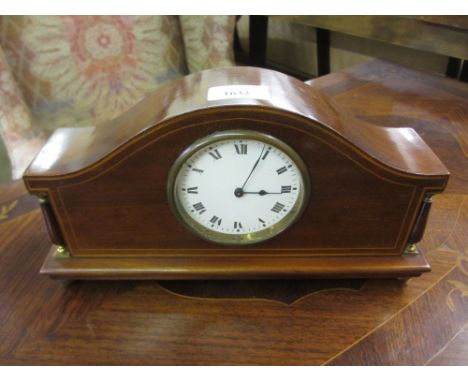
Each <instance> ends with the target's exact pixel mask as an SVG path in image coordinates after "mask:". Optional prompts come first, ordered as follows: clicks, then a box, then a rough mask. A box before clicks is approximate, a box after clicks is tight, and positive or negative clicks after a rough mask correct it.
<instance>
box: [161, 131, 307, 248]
mask: <svg viewBox="0 0 468 382" xmlns="http://www.w3.org/2000/svg"><path fill="white" fill-rule="evenodd" d="M227 139H253V140H259V141H261V142H265V143H267V144H269V145H272V146H275V147H276V148H277V149H279V150H281V151H283V152H284V153H285V154H287V155H288V156H289V157H290V158H291V160H292V161H293V162H294V163H295V164H296V166H297V168H298V169H299V172H300V175H301V183H302V184H301V189H300V193H299V196H298V198H297V201H296V203H295V204H294V206H293V208H291V210H289V212H288V213H287V214H286V215H285V216H284V217H283V219H281V220H280V221H279V222H277V223H276V224H274V225H272V226H271V227H268V228H266V229H264V230H261V231H257V232H253V233H246V234H226V233H221V232H217V231H213V230H210V229H209V228H207V227H205V226H203V225H201V224H200V223H198V222H197V221H195V220H194V219H193V218H192V217H191V216H190V214H189V213H187V211H185V209H184V207H183V206H182V205H181V203H180V201H179V199H178V197H177V191H176V184H175V183H176V180H177V175H178V173H179V171H180V169H181V168H182V166H183V165H184V163H185V162H186V161H187V160H188V159H189V158H191V157H192V156H193V155H194V154H195V153H196V152H198V151H199V150H202V149H203V148H205V147H206V146H208V145H211V144H214V143H216V142H219V141H223V140H227ZM309 194H310V178H309V173H308V171H307V167H306V165H305V163H304V161H303V160H302V158H301V157H300V156H299V155H298V154H297V153H296V152H295V151H294V150H293V149H292V148H291V147H290V146H289V145H287V144H286V143H284V142H283V141H281V140H279V139H277V138H275V137H273V136H271V135H268V134H265V133H261V132H258V131H254V130H241V129H235V130H225V131H219V132H216V133H212V134H209V135H207V136H205V137H203V138H201V139H198V140H197V141H195V142H194V143H192V144H191V145H190V146H188V147H187V148H186V149H185V150H184V151H183V152H182V153H181V154H180V155H179V157H178V158H177V159H176V160H175V162H174V164H173V165H172V167H171V169H170V171H169V175H168V180H167V195H168V200H169V205H170V207H171V209H172V211H173V212H174V214H175V215H176V217H177V218H178V219H179V221H181V222H182V224H183V225H184V226H185V227H187V228H188V229H189V230H190V231H191V232H193V233H195V234H196V235H197V236H199V237H201V238H203V239H205V240H208V241H211V242H214V243H218V244H225V245H248V244H255V243H259V242H262V241H265V240H268V239H271V238H272V237H274V236H277V235H279V234H280V233H281V232H283V231H285V230H286V229H287V228H288V227H290V226H291V225H292V224H293V223H295V222H296V221H297V220H298V219H299V218H300V217H301V215H302V213H303V212H304V210H305V208H306V206H307V204H308V200H309Z"/></svg>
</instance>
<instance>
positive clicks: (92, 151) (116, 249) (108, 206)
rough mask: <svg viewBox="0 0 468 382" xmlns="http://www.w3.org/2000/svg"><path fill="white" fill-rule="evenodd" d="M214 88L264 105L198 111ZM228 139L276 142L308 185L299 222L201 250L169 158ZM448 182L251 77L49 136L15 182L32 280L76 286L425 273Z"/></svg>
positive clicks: (222, 75)
mask: <svg viewBox="0 0 468 382" xmlns="http://www.w3.org/2000/svg"><path fill="white" fill-rule="evenodd" d="M226 85H254V86H259V88H258V89H260V90H262V92H261V93H262V94H261V95H259V96H258V97H257V96H256V95H254V97H257V98H249V97H240V96H234V97H232V98H231V97H228V98H224V99H223V97H218V98H216V97H215V98H214V99H213V100H208V99H207V95H208V92H209V89H210V88H213V87H218V86H226ZM265 89H266V92H265ZM212 98H213V97H212ZM231 129H243V130H253V131H258V132H261V133H266V134H269V135H271V136H273V137H275V138H278V139H280V140H282V141H283V142H285V143H286V144H287V145H289V146H290V147H291V148H293V149H294V150H295V151H296V152H297V153H298V154H299V156H300V157H301V158H302V160H303V161H304V163H305V165H306V166H307V170H308V172H309V177H310V195H309V202H308V205H307V207H306V208H305V211H304V212H303V214H302V216H301V218H300V219H299V220H298V221H296V222H295V223H294V224H293V225H292V226H291V227H289V228H288V229H287V230H285V231H284V232H282V233H281V234H279V235H277V236H275V237H273V238H272V239H270V240H268V241H264V242H260V243H256V244H252V245H248V246H245V245H244V246H233V245H231V246H226V245H222V244H216V243H212V242H209V241H206V240H203V239H202V238H200V237H198V236H197V235H194V234H193V233H192V232H190V231H189V230H187V229H186V227H184V226H183V225H182V224H181V223H180V222H179V221H178V219H177V217H176V216H175V214H174V213H173V211H172V210H171V206H170V203H169V202H168V195H167V178H168V174H169V173H170V170H171V167H172V165H173V163H174V162H175V161H176V159H177V158H178V157H179V155H180V154H181V153H182V152H183V151H184V150H185V149H186V148H187V147H188V146H190V145H191V144H192V143H193V142H195V141H196V140H198V139H200V138H203V137H205V136H207V135H209V134H211V133H214V132H218V131H225V130H231ZM448 178H449V173H448V170H447V169H446V167H445V166H444V165H443V164H442V163H441V161H440V160H439V159H438V158H437V156H436V155H435V154H434V153H433V152H432V150H431V149H430V148H429V147H428V146H427V144H426V143H425V142H424V141H423V140H422V139H421V138H420V136H419V135H418V134H417V133H416V132H415V131H414V130H413V129H411V128H410V127H400V128H386V127H381V126H375V125H372V124H369V123H367V122H364V121H362V120H358V119H355V118H352V117H350V116H349V115H347V114H346V113H345V112H342V111H340V108H339V105H336V104H334V103H333V102H332V101H331V100H330V99H328V98H327V97H326V96H325V95H323V94H321V93H320V92H319V91H317V90H315V89H314V88H312V87H311V86H309V85H307V84H305V83H302V82H301V81H298V80H296V79H294V78H291V77H289V76H286V75H284V74H281V73H278V72H275V71H271V70H266V69H259V68H250V67H233V68H225V69H214V70H208V71H204V72H200V73H196V74H192V75H190V76H187V77H184V78H182V79H180V80H176V81H173V82H171V83H170V84H168V85H166V86H164V87H162V88H160V89H159V90H158V91H156V92H154V93H152V94H149V95H148V96H147V97H145V98H144V99H143V100H142V101H141V102H139V103H138V104H137V105H135V106H134V107H132V108H131V109H130V110H129V111H127V112H126V113H124V114H123V115H121V116H120V117H118V118H117V119H115V120H112V121H110V122H107V123H105V124H103V125H101V126H98V127H83V128H60V129H58V130H56V131H55V133H54V134H53V135H52V137H51V138H50V139H49V141H48V142H47V143H46V145H45V146H44V147H43V149H42V150H41V151H40V153H39V154H38V155H37V157H36V158H35V159H34V161H33V162H32V163H31V165H30V166H29V168H28V169H27V170H26V172H25V174H24V182H25V184H26V187H27V189H28V191H29V192H30V193H31V194H34V195H37V196H38V197H39V200H40V203H41V207H42V211H43V215H44V219H45V222H46V225H47V228H48V231H49V235H50V239H51V241H52V243H53V245H52V247H51V249H50V252H49V253H48V254H47V258H46V260H45V262H44V265H43V267H42V269H41V272H42V273H44V274H47V275H50V276H52V277H57V278H76V279H84V278H98V279H99V278H101V279H132V278H142V279H144V278H147V279H203V278H205V279H222V278H226V279H227V278H231V279H235V278H250V279H252V278H285V277H295V278H301V277H302V278H303V277H324V278H326V277H410V276H417V275H420V274H421V273H422V272H427V271H429V270H430V265H429V264H428V263H427V262H426V260H425V258H424V256H423V254H422V253H421V252H420V251H418V249H417V248H416V246H415V243H417V242H418V241H419V240H420V239H421V238H422V235H423V232H424V227H425V223H426V220H427V216H428V213H429V208H430V205H431V197H432V195H433V194H435V193H438V192H442V191H443V190H444V189H445V187H446V184H447V181H448ZM44 255H45V254H44Z"/></svg>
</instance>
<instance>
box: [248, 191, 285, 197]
mask: <svg viewBox="0 0 468 382" xmlns="http://www.w3.org/2000/svg"><path fill="white" fill-rule="evenodd" d="M243 193H244V194H256V195H260V196H263V195H278V194H284V192H268V191H265V190H260V191H255V192H253V191H244V192H243Z"/></svg>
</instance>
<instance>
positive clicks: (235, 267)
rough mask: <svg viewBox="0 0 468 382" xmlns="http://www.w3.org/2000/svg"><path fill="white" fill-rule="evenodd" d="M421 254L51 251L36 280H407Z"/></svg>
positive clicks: (419, 269) (423, 265) (416, 271)
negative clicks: (174, 254)
mask: <svg viewBox="0 0 468 382" xmlns="http://www.w3.org/2000/svg"><path fill="white" fill-rule="evenodd" d="M430 270H431V267H430V265H429V264H428V263H427V261H426V259H425V258H424V256H423V255H422V254H421V253H414V254H405V255H403V256H382V255H379V256H349V257H343V256H340V257H338V256H335V257H333V256H327V257H325V256H323V257H290V258H284V257H283V258H278V257H274V258H273V257H261V258H259V257H256V258H252V257H236V258H229V259H228V258H219V257H216V258H215V257H197V258H188V257H187V258H180V257H179V258H174V257H165V258H161V257H158V258H156V257H132V258H130V257H126V258H118V257H94V258H92V257H87V258H83V257H80V258H76V257H71V256H64V255H60V254H58V253H57V247H52V249H51V250H50V252H49V254H48V255H47V258H46V260H45V262H44V264H43V266H42V269H41V274H45V275H48V276H51V277H53V278H67V279H154V280H182V279H264V278H270V279H272V278H278V279H280V278H370V277H413V276H419V275H421V273H423V272H429V271H430Z"/></svg>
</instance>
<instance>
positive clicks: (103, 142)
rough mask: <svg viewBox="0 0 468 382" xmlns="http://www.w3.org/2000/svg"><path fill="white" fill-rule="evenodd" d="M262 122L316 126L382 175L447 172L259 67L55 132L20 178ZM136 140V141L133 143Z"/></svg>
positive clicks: (198, 81) (183, 85)
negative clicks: (203, 131)
mask: <svg viewBox="0 0 468 382" xmlns="http://www.w3.org/2000/svg"><path fill="white" fill-rule="evenodd" d="M232 118H238V119H239V120H241V119H245V120H255V119H257V120H269V121H271V122H272V123H276V122H278V121H280V122H281V123H284V124H288V123H291V124H295V125H296V126H302V128H303V129H304V130H307V129H312V130H313V129H321V130H323V131H324V133H326V134H327V135H328V137H329V138H328V139H329V141H330V142H331V144H335V143H334V142H340V141H341V142H343V144H346V145H348V146H350V147H352V148H353V149H354V150H355V151H356V152H359V153H360V155H362V156H364V157H367V158H368V159H369V160H372V161H376V162H378V163H379V164H380V165H382V166H383V167H385V168H387V169H388V170H392V171H396V172H401V173H403V174H405V173H406V174H409V175H411V176H422V177H445V176H446V175H447V174H448V172H447V170H446V168H445V167H444V165H443V164H442V163H441V162H440V160H439V159H438V158H437V157H436V156H435V155H434V153H433V152H432V151H431V149H430V148H429V147H428V146H427V145H426V144H425V143H424V141H423V140H422V139H421V138H420V137H419V136H418V135H417V133H416V132H415V131H414V130H412V129H411V128H385V127H380V126H373V125H371V124H369V123H366V122H364V121H360V120H356V119H354V118H351V117H349V116H348V115H346V113H343V112H342V111H340V109H339V106H338V105H335V104H333V103H332V102H331V101H330V100H329V99H328V98H327V97H326V96H325V95H323V94H321V93H320V92H319V91H317V90H315V89H313V88H312V87H311V86H309V85H307V84H305V83H303V82H301V81H298V80H296V79H294V78H292V77H289V76H287V75H284V74H281V73H278V72H275V71H271V70H267V69H260V68H253V67H233V68H224V69H214V70H207V71H204V72H200V73H196V74H193V75H190V76H186V77H184V78H182V79H179V80H176V81H173V82H171V83H170V84H168V85H166V86H164V87H162V88H161V89H159V90H158V91H155V92H154V93H152V94H149V95H148V96H147V97H145V98H144V99H143V100H142V101H140V102H139V103H138V104H136V105H135V106H134V107H132V108H131V109H130V110H128V111H127V112H126V113H124V114H123V115H121V116H120V117H118V118H116V119H114V120H112V121H109V122H107V123H105V124H102V125H100V126H96V127H83V128H64V129H58V130H57V131H56V132H55V133H54V135H53V136H52V137H51V138H50V140H49V141H48V143H47V144H46V145H45V146H44V148H43V149H42V150H41V152H40V153H39V154H38V156H37V157H36V158H35V160H34V161H33V162H32V164H31V165H30V167H29V168H28V170H27V171H26V173H25V179H26V183H27V185H28V182H27V180H28V179H31V180H33V179H36V178H37V177H47V178H49V179H53V178H57V179H58V178H60V177H63V176H66V177H73V176H75V175H81V174H83V173H86V172H88V171H92V170H93V169H94V170H95V169H96V168H101V169H104V168H105V167H106V162H108V161H109V159H110V158H112V157H115V156H122V157H125V156H126V155H128V154H129V153H131V152H132V150H134V149H135V147H136V145H137V144H141V142H142V141H144V140H145V139H151V137H150V135H151V134H158V131H159V133H161V134H162V133H163V132H169V130H170V129H177V128H178V127H180V126H183V125H191V124H193V126H194V128H195V129H196V128H197V126H199V124H200V123H202V122H203V121H209V120H213V121H214V120H218V121H219V123H221V124H222V123H223V121H224V120H226V119H232ZM138 142H140V143H138Z"/></svg>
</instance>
